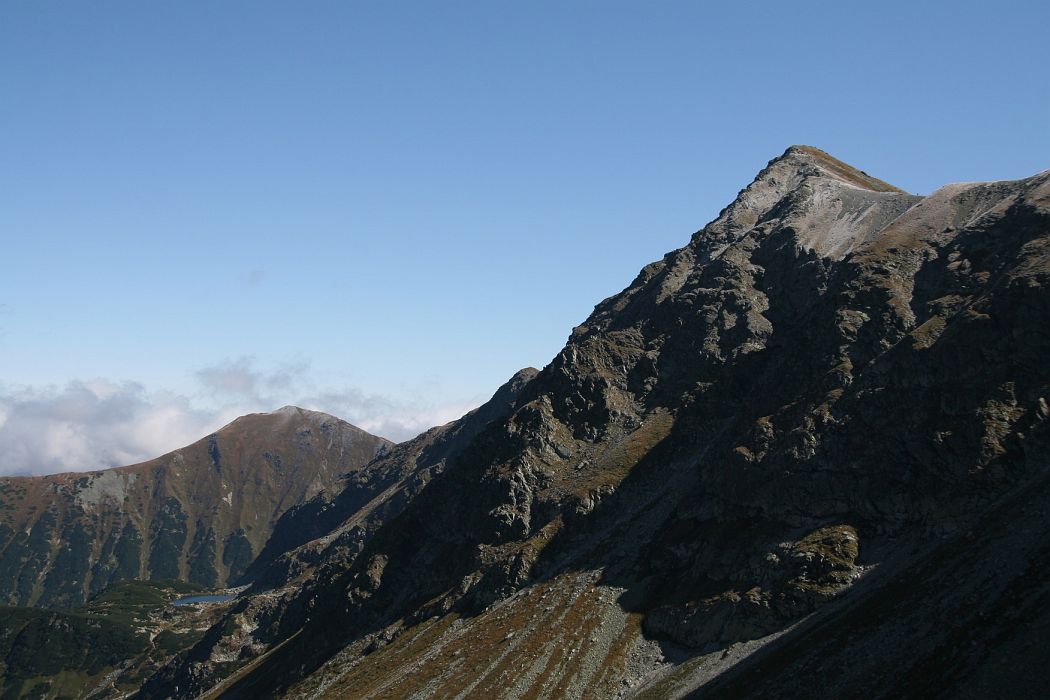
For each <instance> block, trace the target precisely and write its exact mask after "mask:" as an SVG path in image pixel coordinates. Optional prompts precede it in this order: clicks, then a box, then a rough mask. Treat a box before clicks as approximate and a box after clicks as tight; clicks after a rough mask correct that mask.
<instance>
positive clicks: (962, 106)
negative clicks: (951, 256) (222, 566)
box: [0, 0, 1050, 472]
mask: <svg viewBox="0 0 1050 700" xmlns="http://www.w3.org/2000/svg"><path fill="white" fill-rule="evenodd" d="M1048 8H1050V5H1047V4H1046V3H1044V2H1009V1H1007V2H1000V3H996V4H995V5H994V6H990V5H988V4H987V3H959V2H953V3H936V2H929V3H921V4H920V3H895V2H882V3H877V4H872V3H844V2H827V3H818V2H810V3H806V2H800V3H779V2H778V3H772V2H770V3H762V2H753V3H747V4H743V3H719V4H717V5H716V4H715V3H700V2H658V3H625V2H609V1H602V2H597V1H595V2H583V1H580V2H527V3H510V2H489V1H485V2H481V1H478V2H440V3H439V2H431V3H422V2H399V3H390V2H308V3H291V2H281V3H277V2H259V1H253V2H222V3H205V2H179V3H154V2H131V1H130V0H129V1H125V2H104V1H103V2H94V3H71V2H49V1H47V0H43V1H41V0H34V1H33V2H19V1H14V0H4V1H0V164H2V167H0V240H2V242H3V250H4V255H3V258H2V260H3V274H2V276H0V304H2V306H0V448H3V450H0V451H6V453H7V454H9V455H13V456H10V457H9V458H8V461H7V463H0V472H3V471H17V470H24V471H39V470H41V469H55V468H75V467H83V468H86V467H91V466H99V465H103V464H108V463H111V462H112V463H116V462H118V461H121V460H127V459H131V458H132V457H134V458H145V457H148V456H151V452H152V451H156V450H158V449H169V448H173V447H176V446H178V445H180V444H182V442H185V441H188V440H189V439H192V438H194V437H197V436H198V435H197V433H200V434H203V433H204V432H207V431H209V430H212V429H214V428H215V427H217V425H213V424H216V423H221V421H224V420H226V419H228V418H230V417H232V416H233V415H236V414H237V413H238V412H244V411H247V410H269V409H272V408H276V407H278V406H279V405H281V404H283V403H288V402H293V401H294V402H300V403H309V404H311V405H313V406H315V407H318V408H326V409H328V410H331V411H333V412H336V413H337V414H338V415H341V416H342V417H344V418H347V419H348V420H351V421H352V422H355V423H358V424H360V425H363V426H365V427H369V428H372V429H375V430H378V431H381V432H382V431H385V432H386V433H387V434H389V435H390V436H391V437H395V438H404V437H407V436H408V435H409V434H411V433H412V432H413V431H415V430H417V429H420V428H422V427H426V425H428V424H431V423H434V422H441V421H443V420H448V419H450V418H452V417H455V416H456V415H458V413H461V412H462V410H464V409H465V408H467V407H469V406H471V405H474V404H476V403H477V402H478V401H480V400H482V399H483V398H484V397H486V396H487V395H488V394H491V392H492V391H493V390H494V389H495V388H496V387H497V386H498V385H499V384H500V383H501V382H502V381H504V380H505V379H506V378H507V377H509V376H510V375H511V374H512V373H513V372H514V371H515V370H517V369H519V368H520V367H523V366H527V365H534V366H540V367H542V366H543V365H544V364H545V363H546V362H547V361H548V360H549V359H550V358H551V357H552V356H553V355H554V354H555V353H556V352H557V350H558V349H559V348H560V347H561V345H562V344H563V343H564V341H565V338H566V337H567V335H568V333H569V331H570V329H571V328H572V326H573V325H575V324H577V323H579V322H581V321H582V320H583V319H584V318H585V317H586V316H587V314H588V313H589V311H590V309H591V308H592V307H593V305H594V304H595V303H597V302H598V301H599V300H601V299H602V298H603V297H605V296H607V295H609V294H612V293H614V292H616V291H618V290H619V289H621V288H622V287H623V286H625V285H626V284H627V283H628V282H629V281H630V280H631V278H633V276H634V275H635V274H636V272H637V271H638V269H639V268H641V267H642V266H643V265H644V264H646V263H647V262H649V261H651V260H653V259H656V258H659V257H660V256H661V255H662V254H663V253H665V252H666V251H668V250H670V249H673V248H675V247H678V246H680V245H682V244H684V243H685V242H686V241H687V240H688V237H689V235H690V234H691V233H692V232H693V231H695V230H697V229H699V228H701V227H702V226H703V225H704V224H705V223H706V222H707V221H709V220H710V219H711V218H713V217H714V216H715V215H716V214H717V212H718V210H719V209H720V208H721V207H722V206H724V205H725V204H727V203H728V202H729V201H731V200H732V198H733V197H734V195H735V194H736V192H737V191H738V190H739V189H741V188H742V187H744V186H745V185H746V184H747V183H748V182H749V181H750V179H751V178H752V177H753V176H754V174H755V173H756V172H757V171H758V170H759V169H760V168H761V167H762V166H763V165H764V164H765V162H766V161H767V160H769V159H770V158H772V157H774V156H776V155H778V154H779V153H780V152H782V151H783V150H784V148H786V147H787V146H788V145H790V144H792V143H808V144H812V145H816V146H819V147H821V148H824V149H825V150H827V151H829V152H831V153H832V154H834V155H836V156H838V157H839V158H842V159H843V160H846V161H847V162H850V163H852V164H854V165H856V166H858V167H860V168H862V169H864V170H866V171H867V172H869V173H871V174H873V175H876V176H878V177H881V178H883V179H886V180H888V181H890V182H893V183H894V184H897V185H898V186H900V187H903V188H904V189H907V190H910V191H913V192H918V193H925V192H929V191H931V190H932V189H934V188H936V187H937V186H939V185H941V184H944V183H946V182H950V181H959V180H987V179H1004V178H1017V177H1023V176H1026V175H1030V174H1032V173H1034V172H1036V171H1039V170H1043V169H1045V168H1047V167H1050V128H1048V127H1047V125H1048V124H1050V89H1048V88H1050V84H1048V74H1047V67H1048V66H1050V41H1047V34H1046V28H1047V27H1048V26H1050V10H1048ZM71 397H72V398H71ZM78 397H79V398H78ZM92 397H93V398H92ZM325 397H327V398H325ZM118 399H119V401H118ZM70 402H72V404H73V405H74V406H75V407H76V410H69V404H70ZM107 402H110V403H112V404H113V405H108V404H107ZM129 406H131V407H130V408H129ZM135 406H137V407H138V408H135ZM158 407H166V408H165V409H164V410H166V411H169V413H165V412H164V411H162V410H161V409H160V408H158ZM107 411H109V412H110V413H107ZM111 413H112V414H114V415H117V416H118V418H113V417H112V415H110V414H111ZM27 416H31V417H33V419H32V420H30V418H28V417H27ZM56 416H57V417H56ZM164 416H171V418H170V420H168V422H167V423H166V422H165V420H166V419H165V418H164ZM56 421H57V423H56ZM114 421H116V422H114ZM121 421H123V422H121ZM143 422H148V423H149V424H150V425H153V426H156V427H154V428H152V429H151V430H150V431H147V433H148V434H145V435H143V437H142V438H141V440H139V441H138V442H135V441H134V440H132V441H131V442H129V443H128V445H125V446H124V447H120V448H119V449H118V448H117V447H114V445H115V444H116V443H119V442H120V440H121V439H122V438H121V437H120V436H122V435H123V436H125V437H126V435H127V434H130V433H134V432H136V431H137V430H138V429H137V428H135V426H136V425H141V424H142V423H143ZM169 423H170V424H171V425H178V426H181V427H179V428H178V429H174V428H172V429H171V430H166V429H165V428H164V427H163V426H164V425H166V424H169ZM56 425H58V428H56ZM59 428H60V429H59ZM122 431H123V432H122ZM107 435H108V436H109V437H106V436H107ZM71 436H72V437H71ZM150 436H153V437H150ZM65 443H76V444H84V445H87V447H85V448H84V449H81V450H73V451H70V450H64V449H63V447H62V445H63V444H65ZM136 445H137V446H136ZM56 455H57V456H56ZM87 462H91V463H87ZM96 463H98V464H96ZM39 465H45V466H39Z"/></svg>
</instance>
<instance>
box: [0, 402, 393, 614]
mask: <svg viewBox="0 0 1050 700" xmlns="http://www.w3.org/2000/svg"><path fill="white" fill-rule="evenodd" d="M392 446H393V443H391V442H389V441H388V440H385V439H383V438H379V437H376V436H374V435H370V434H368V433H367V432H365V431H363V430H361V429H359V428H356V427H354V426H352V425H350V424H349V423H346V422H344V421H341V420H339V419H337V418H333V417H332V416H329V415H326V414H323V413H318V412H316V411H307V410H304V409H301V408H296V407H293V406H287V407H285V408H282V409H280V410H278V411H274V412H273V413H257V414H252V415H248V416H244V417H242V418H238V419H237V420H235V421H234V422H232V423H230V424H229V425H227V426H226V427H224V428H222V429H221V430H219V431H217V432H216V433H214V434H212V435H209V436H208V437H206V438H204V439H202V440H199V441H198V442H195V443H194V444H192V445H190V446H189V447H185V448H183V449H180V450H175V451H174V452H171V453H169V454H167V455H164V456H163V457H158V458H157V459H154V460H150V461H148V462H143V463H142V464H137V465H134V466H129V467H119V468H116V469H106V470H103V471H94V472H82V473H69V474H56V475H52V476H41V477H12V478H0V602H2V603H6V604H10V605H39V606H47V607H71V606H75V605H78V604H80V603H82V602H84V601H85V600H86V599H87V598H89V597H91V596H92V595H94V594H95V593H97V592H98V591H100V590H102V589H103V588H104V587H106V586H107V585H109V584H110V583H113V582H116V581H121V580H125V579H178V580H183V581H190V582H194V583H198V584H201V585H204V586H222V585H226V584H228V583H231V582H233V581H235V580H237V579H238V578H240V577H241V576H242V574H243V573H244V571H245V569H246V568H247V567H248V566H250V565H251V564H252V562H253V561H254V559H255V557H256V556H257V555H258V554H259V552H261V551H262V550H263V548H264V547H265V546H266V543H267V542H268V540H269V539H270V535H271V533H272V532H273V528H274V525H275V524H276V523H277V521H278V520H279V519H280V518H281V516H282V515H283V514H284V513H285V512H286V511H287V510H288V509H289V508H292V507H295V506H298V505H300V504H302V503H303V502H305V501H307V500H309V499H311V498H316V497H319V494H323V493H327V492H328V491H330V490H332V489H333V487H335V486H336V485H337V484H339V482H340V479H341V478H342V476H343V475H344V474H346V473H352V472H353V471H354V470H356V469H358V468H360V467H361V466H363V465H364V464H366V463H367V462H369V461H370V460H371V459H373V458H374V457H376V456H377V455H380V454H382V453H384V452H385V451H387V450H389V449H390V448H391V447H392ZM336 490H337V491H338V489H336ZM333 495H334V494H333Z"/></svg>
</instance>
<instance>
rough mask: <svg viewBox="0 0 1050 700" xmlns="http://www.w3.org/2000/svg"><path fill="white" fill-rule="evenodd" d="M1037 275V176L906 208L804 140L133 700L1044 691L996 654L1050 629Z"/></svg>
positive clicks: (1049, 243) (285, 557) (377, 468)
mask: <svg viewBox="0 0 1050 700" xmlns="http://www.w3.org/2000/svg"><path fill="white" fill-rule="evenodd" d="M1048 282H1050V173H1041V174H1039V175H1036V176H1033V177H1031V178H1028V179H1025V180H1019V181H1015V182H994V183H974V184H966V185H949V186H947V187H945V188H942V189H941V190H938V191H937V192H934V193H933V194H931V195H929V196H927V197H918V196H913V195H909V194H906V193H904V192H901V191H899V190H897V189H896V188H894V187H892V186H890V185H887V184H886V183H884V182H882V181H880V180H877V179H874V178H872V177H870V176H868V175H866V174H864V173H862V172H860V171H858V170H855V169H853V168H851V167H850V166H848V165H845V164H843V163H841V162H840V161H837V160H835V159H834V158H832V157H830V156H828V155H827V154H825V153H823V152H821V151H819V150H817V149H813V148H809V147H792V148H790V149H788V151H787V152H785V154H784V155H782V156H781V157H779V158H777V159H775V160H773V161H771V162H770V163H769V165H768V166H767V167H766V168H765V169H764V170H763V171H762V172H761V173H759V175H758V177H757V178H756V179H755V181H754V182H753V183H751V185H750V186H748V187H747V188H746V189H745V190H744V191H742V192H741V193H740V195H739V196H738V198H737V199H736V201H734V202H733V203H732V204H731V205H730V206H729V207H727V208H726V209H725V210H723V212H722V213H721V214H720V215H719V217H718V218H717V219H716V220H715V221H713V222H712V223H710V224H709V225H707V226H706V227H705V228H704V229H703V230H701V231H699V232H697V233H696V234H695V235H694V236H693V238H692V240H691V241H690V242H689V244H688V245H687V246H685V247H684V248H681V249H679V250H677V251H674V252H672V253H670V254H668V255H667V256H665V257H664V258H663V259H662V260H660V261H658V262H655V263H653V264H651V265H649V266H647V267H645V268H644V269H643V270H642V272H641V273H640V274H639V276H638V277H637V278H636V279H635V280H634V281H633V282H632V283H631V284H630V285H629V286H628V287H627V289H625V290H624V291H623V292H621V293H620V294H618V295H616V296H614V297H611V298H609V299H607V300H605V301H603V302H602V303H601V304H599V305H598V306H597V307H596V309H595V311H594V313H593V314H592V315H591V316H590V318H588V319H587V320H586V321H585V322H584V323H583V324H582V325H580V326H579V327H577V328H576V329H574V330H573V332H572V335H571V337H570V339H569V342H568V343H567V345H566V346H565V348H564V349H563V350H562V351H561V352H560V353H559V354H558V356H557V357H555V358H554V360H553V361H552V362H551V363H550V364H549V365H548V366H547V367H546V368H544V369H543V370H542V371H541V372H539V373H538V374H537V375H536V376H535V377H533V378H531V379H530V380H528V381H527V382H525V383H523V384H521V385H520V386H519V388H518V389H517V390H516V391H515V392H513V395H512V396H511V397H510V399H509V403H508V405H507V406H506V407H505V410H503V411H499V412H494V413H493V417H492V419H491V420H489V421H488V422H486V423H485V424H484V425H483V426H479V427H478V428H477V429H476V430H471V431H469V432H468V433H467V434H465V435H464V436H463V439H462V440H461V441H460V443H459V444H458V445H457V447H456V449H455V450H451V451H449V452H447V453H445V454H443V455H442V456H441V459H440V460H438V461H439V462H440V464H441V467H440V469H437V468H435V469H431V468H429V467H428V465H430V464H436V463H437V462H434V461H432V460H426V459H424V460H422V461H421V460H420V459H418V458H416V457H411V458H409V457H410V456H411V455H414V454H423V453H424V452H426V450H427V449H428V448H429V446H430V445H432V444H433V443H428V442H426V440H425V439H424V441H423V442H418V443H416V447H414V448H411V450H410V449H409V448H405V449H406V451H395V452H393V453H391V455H389V456H387V457H384V458H382V459H379V460H377V461H376V462H373V463H372V464H371V465H369V467H368V469H367V470H366V471H367V472H368V473H370V474H376V475H378V474H385V473H389V474H391V479H392V480H391V481H390V482H389V484H390V485H389V486H387V487H385V488H384V489H383V490H382V491H378V490H374V491H369V492H367V493H364V492H351V497H350V499H351V500H352V501H353V503H352V505H351V506H348V507H343V508H342V509H341V510H340V511H338V513H337V514H336V516H337V517H333V521H334V520H337V519H338V518H340V517H343V516H344V515H345V516H346V518H345V519H344V520H342V521H341V522H339V523H338V524H334V523H325V527H331V530H330V531H329V532H328V533H325V534H324V535H322V536H321V537H319V538H318V539H316V540H314V541H311V542H305V543H299V542H297V541H296V539H295V538H291V539H290V540H289V541H288V542H287V544H288V545H289V551H288V552H286V553H283V554H281V555H277V554H272V555H270V556H268V558H267V561H268V562H269V563H268V564H267V566H268V567H269V568H268V575H267V576H266V577H260V579H259V580H260V582H261V581H263V580H265V581H266V585H267V586H272V589H270V590H263V589H262V586H259V587H257V588H256V589H254V590H253V592H252V593H251V594H250V595H248V596H245V597H244V598H243V599H242V600H241V601H239V602H238V603H237V604H236V605H234V606H233V607H231V609H230V611H229V612H228V613H227V615H226V617H225V619H224V620H223V621H222V622H221V623H219V624H218V625H216V626H215V627H213V628H212V630H210V631H209V632H208V633H207V634H206V635H205V636H204V638H203V639H202V640H201V641H200V642H199V643H198V644H197V645H195V646H194V648H193V649H192V650H190V651H189V652H188V653H186V654H184V655H181V656H180V657H179V658H178V659H176V661H174V662H173V663H172V664H170V665H169V667H168V668H166V669H165V670H164V671H162V672H161V673H160V674H158V675H157V676H155V677H154V678H153V679H151V681H150V682H148V683H147V684H146V685H145V686H144V688H143V690H142V692H141V694H140V695H141V697H158V698H159V697H167V696H175V697H193V696H196V695H198V694H201V693H205V694H208V696H218V695H221V696H223V697H245V698H249V697H250V698H258V697H273V696H289V697H338V698H349V697H410V696H411V697H512V698H533V697H551V698H554V697H558V698H560V697H614V696H627V695H631V696H638V697H675V696H683V695H686V694H689V693H698V694H699V695H700V696H706V695H712V696H726V697H739V696H748V695H749V694H751V693H752V692H754V693H758V694H761V693H760V692H759V691H758V690H754V688H757V687H758V686H756V685H755V684H754V683H753V682H752V681H753V678H752V677H751V676H750V675H748V674H749V673H750V671H749V669H750V670H754V671H755V672H760V673H763V674H766V676H767V677H769V678H777V677H779V678H782V679H790V682H784V683H781V684H779V685H776V686H775V687H776V688H777V692H778V693H779V694H780V695H781V696H782V697H808V696H810V695H812V694H813V689H814V688H819V689H820V692H824V693H825V694H826V695H827V696H839V697H841V696H857V695H861V694H864V695H866V694H868V689H869V688H870V687H871V686H872V684H874V685H875V686H876V687H879V688H884V689H886V690H885V692H886V694H888V695H893V693H892V692H891V689H892V688H894V687H896V688H898V690H900V689H901V688H902V687H903V688H904V689H905V690H910V688H912V687H913V686H908V685H907V684H906V680H905V679H902V678H901V677H899V676H897V674H896V671H895V668H896V667H895V666H894V665H893V661H894V660H895V659H896V660H898V661H899V660H900V659H901V658H902V655H906V654H907V652H905V651H902V649H906V648H907V649H915V650H916V657H915V658H914V659H912V661H911V663H913V664H916V665H915V666H914V668H917V669H919V670H917V671H916V675H915V678H916V679H918V681H923V682H928V683H932V682H933V680H936V679H939V678H941V677H942V676H944V675H945V674H947V673H948V672H950V670H951V669H952V668H956V667H959V666H960V665H962V664H965V663H968V662H970V661H973V662H974V663H976V666H973V667H968V669H967V673H968V674H969V677H971V678H974V679H975V682H978V681H979V682H980V683H983V684H984V686H983V687H992V686H995V687H997V688H998V689H999V690H1000V691H1002V692H1006V693H1007V694H1009V692H1010V691H1011V689H1023V688H1026V687H1032V686H1033V685H1036V684H1038V683H1039V682H1045V681H1046V680H1047V679H1046V678H1045V675H1046V672H1045V670H1044V666H1045V665H1044V664H1037V663H1032V664H1027V665H1024V666H1021V667H1015V666H1014V665H1011V664H1001V663H999V660H998V658H997V657H996V656H995V655H994V654H993V653H991V652H989V651H982V650H988V649H991V648H993V647H994V646H996V645H1004V644H1005V645H1007V646H1009V647H1010V648H1013V646H1016V647H1017V649H1018V650H1020V651H1019V653H1021V654H1022V656H1023V658H1026V659H1028V658H1029V657H1031V656H1032V654H1036V653H1037V652H1035V651H1033V649H1037V648H1038V646H1037V645H1036V646H1033V644H1035V643H1037V642H1038V641H1040V640H1041V637H1039V633H1037V632H1031V633H1030V632H1029V631H1026V630H1025V628H1024V625H1023V619H1024V615H1025V611H1029V610H1038V609H1039V603H1040V602H1041V601H1042V600H1044V598H1045V596H1046V593H1047V589H1048V587H1047V585H1046V583H1045V582H1044V581H1043V578H1042V576H1041V575H1040V573H1039V571H1040V562H1041V561H1042V560H1043V559H1044V558H1045V552H1043V546H1042V544H1041V542H1040V539H1039V537H1038V535H1037V534H1033V533H1034V532H1036V533H1037V532H1038V527H1039V525H1040V523H1041V521H1040V520H1039V518H1041V517H1042V515H1041V513H1042V512H1043V509H1044V508H1045V506H1047V505H1050V504H1047V503H1046V498H1047V490H1046V488H1045V487H1044V485H1043V484H1044V480H1045V477H1046V476H1047V474H1048V468H1050V436H1048V434H1047V420H1048V418H1050V407H1048V403H1047V401H1048V395H1050V364H1048V363H1047V362H1046V357H1047V356H1048V351H1050V324H1048V323H1047V319H1048V318H1050V293H1048V287H1047V284H1048ZM451 430H455V425H453V427H452V428H451ZM399 449H400V448H399ZM412 450H419V452H412ZM384 483H386V482H384ZM355 493H356V495H354V494H355ZM1018 498H1020V499H1022V501H1023V502H1024V507H1023V508H1016V507H1012V506H1011V504H1016V503H1017V501H1016V500H1011V499H1018ZM337 500H338V499H337ZM386 504H393V505H392V507H390V508H389V509H387V506H386ZM372 514H381V515H378V516H376V517H373V516H372ZM986 528H991V529H994V531H995V533H996V534H992V532H991V531H990V530H986ZM945 589H947V592H949V593H950V595H946V594H945V593H946V591H945ZM1019 596H1027V597H1025V598H1024V600H1023V601H1021V600H1019ZM904 608H906V609H907V610H906V613H907V614H904V612H905V611H904V610H903V609H904ZM925 611H928V612H929V613H930V618H929V620H924V612H925ZM1039 614H1040V615H1041V614H1042V613H1039ZM996 615H998V616H999V617H998V618H996V619H995V620H989V619H988V618H989V616H996ZM1038 619H1039V620H1041V619H1042V618H1041V617H1039V618H1038ZM952 620H955V621H957V624H958V626H959V629H958V630H957V631H948V632H943V633H942V632H930V631H929V630H930V628H931V626H932V625H935V624H938V622H944V621H952ZM959 641H965V642H967V643H969V644H970V649H972V650H973V651H965V652H959V653H953V652H952V648H953V645H954V644H955V643H957V642H959ZM920 642H921V643H920ZM821 645H823V646H821ZM822 650H824V651H822ZM868 653H870V654H872V657H871V660H870V661H869V660H867V659H866V658H863V657H864V655H865V654H868ZM857 656H859V657H862V659H863V660H862V661H861V662H859V663H858V662H857V661H856V659H855V657H857ZM825 659H826V660H825ZM880 659H884V660H886V661H887V662H889V663H886V664H883V663H880ZM734 665H736V668H735V670H734V668H733V667H734ZM930 669H933V671H932V672H931V673H929V674H928V675H926V676H923V675H922V674H923V673H925V672H926V671H929V670H930ZM799 674H801V675H799ZM771 682H774V681H771ZM895 683H896V684H898V685H896V686H894V684H895ZM902 683H904V684H905V685H903V686H902V685H900V684H902ZM997 684H998V685H997ZM914 687H920V686H914ZM940 687H941V688H942V690H943V691H944V692H948V693H949V694H950V691H951V688H952V686H951V685H943V686H940ZM956 687H957V688H960V687H962V686H956ZM975 687H976V686H975ZM880 692H881V690H880Z"/></svg>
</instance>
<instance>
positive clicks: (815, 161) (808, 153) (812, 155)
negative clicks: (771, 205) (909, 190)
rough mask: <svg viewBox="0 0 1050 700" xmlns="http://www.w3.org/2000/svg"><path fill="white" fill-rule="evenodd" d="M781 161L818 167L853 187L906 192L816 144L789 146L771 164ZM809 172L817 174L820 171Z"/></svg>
mask: <svg viewBox="0 0 1050 700" xmlns="http://www.w3.org/2000/svg"><path fill="white" fill-rule="evenodd" d="M781 162H784V163H796V164H798V165H804V166H807V167H808V168H816V169H817V170H819V171H820V172H819V174H820V175H823V176H825V177H831V178H834V179H836V180H840V181H842V182H844V183H846V184H848V185H852V186H853V187H859V188H861V189H865V190H871V191H872V192H904V190H902V189H900V188H899V187H896V186H894V185H891V184H889V183H888V182H884V181H882V180H880V179H878V178H875V177H872V176H871V175H868V174H867V173H866V172H864V171H863V170H859V169H858V168H854V167H853V166H852V165H850V164H848V163H845V162H843V161H841V160H839V159H838V158H836V157H835V156H833V155H831V154H830V153H828V152H826V151H822V150H821V149H819V148H816V147H815V146H806V145H802V144H796V145H794V146H789V147H788V149H787V150H786V151H784V153H783V154H782V155H780V156H779V157H777V158H774V159H773V160H771V161H770V162H769V165H773V164H775V163H781ZM767 168H768V166H767ZM807 174H813V175H816V174H818V173H807Z"/></svg>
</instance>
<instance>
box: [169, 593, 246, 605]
mask: <svg viewBox="0 0 1050 700" xmlns="http://www.w3.org/2000/svg"><path fill="white" fill-rule="evenodd" d="M236 597H237V596H235V595H191V596H187V597H185V598H178V599H176V600H174V601H172V605H193V604H194V603H224V602H226V601H227V600H233V599H234V598H236Z"/></svg>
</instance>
